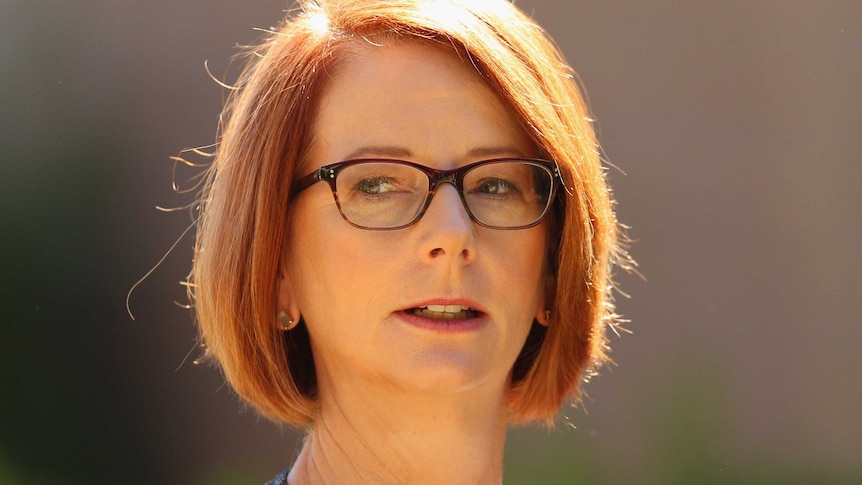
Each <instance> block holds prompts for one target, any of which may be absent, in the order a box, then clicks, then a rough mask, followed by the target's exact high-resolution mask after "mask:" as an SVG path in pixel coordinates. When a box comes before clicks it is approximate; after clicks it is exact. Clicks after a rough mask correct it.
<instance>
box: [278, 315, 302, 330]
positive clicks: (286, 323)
mask: <svg viewBox="0 0 862 485" xmlns="http://www.w3.org/2000/svg"><path fill="white" fill-rule="evenodd" d="M297 323H299V322H294V321H293V319H292V318H290V317H289V316H288V315H287V312H285V311H281V312H278V324H279V325H280V326H281V329H282V330H285V331H287V330H293V327H295V326H296V324H297Z"/></svg>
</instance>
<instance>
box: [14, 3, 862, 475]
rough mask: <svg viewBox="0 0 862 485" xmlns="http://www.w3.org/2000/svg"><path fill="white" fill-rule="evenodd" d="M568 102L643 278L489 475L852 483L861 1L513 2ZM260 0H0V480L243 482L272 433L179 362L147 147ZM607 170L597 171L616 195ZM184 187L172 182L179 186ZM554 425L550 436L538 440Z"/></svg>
mask: <svg viewBox="0 0 862 485" xmlns="http://www.w3.org/2000/svg"><path fill="white" fill-rule="evenodd" d="M518 5H520V6H521V7H522V8H523V9H524V10H525V11H527V12H528V13H529V12H534V15H535V17H536V18H537V19H538V20H539V21H540V23H542V24H543V25H544V26H545V27H546V28H547V30H549V31H550V32H551V34H553V35H554V36H555V38H556V39H557V41H558V43H559V44H560V45H561V46H562V48H563V50H564V51H565V52H566V55H567V56H568V58H569V60H570V62H571V63H572V64H573V66H574V67H575V69H576V70H577V72H578V73H579V74H580V76H581V78H582V80H583V82H584V84H585V85H586V87H587V91H588V94H589V98H590V100H591V105H592V108H593V111H594V112H595V115H596V117H597V119H598V125H597V126H598V129H599V131H600V135H601V140H602V143H603V146H604V150H605V153H606V157H607V158H608V160H609V161H610V162H611V163H612V164H613V165H614V166H616V167H619V169H611V170H610V177H611V179H612V182H613V184H614V187H615V193H616V197H617V199H618V202H619V207H618V209H619V215H620V218H621V220H622V221H623V222H625V223H626V224H628V225H630V226H631V227H632V228H631V230H630V231H629V232H630V235H631V236H632V238H633V239H634V240H635V243H634V244H633V248H632V250H633V254H634V255H635V257H636V259H637V260H638V262H639V263H640V265H641V270H642V272H643V273H644V274H645V275H646V277H647V280H646V281H641V280H640V279H638V278H636V277H633V276H627V275H621V276H620V277H619V280H620V282H621V284H622V289H623V290H624V291H626V292H628V293H631V294H632V298H631V299H626V298H623V297H620V298H619V307H620V309H621V311H622V312H623V313H624V314H625V315H626V316H627V317H629V318H630V319H631V320H632V323H631V324H629V325H628V328H629V329H631V330H632V331H633V332H634V333H633V334H632V335H625V334H624V335H623V336H622V337H621V338H614V339H613V348H614V351H613V357H614V359H615V360H616V362H617V364H618V365H617V366H616V367H613V368H611V369H606V370H605V372H604V373H603V375H602V376H601V377H599V378H598V379H596V380H594V381H593V382H592V383H590V384H589V385H588V386H587V388H586V389H587V392H588V393H589V399H588V400H587V403H586V404H587V406H586V408H587V411H588V414H585V413H584V412H583V411H582V410H579V409H567V410H566V412H565V415H566V416H567V418H568V422H570V423H571V424H572V425H573V427H574V428H575V429H572V427H570V426H566V425H562V426H559V427H558V429H557V430H556V431H554V432H552V433H546V432H544V431H541V430H515V431H514V432H513V433H512V434H511V438H510V441H509V447H508V452H507V464H506V479H507V480H506V481H507V483H811V482H813V481H820V482H830V483H854V482H855V483H858V481H859V480H862V458H860V456H862V413H860V410H862V384H860V382H862V380H860V377H859V373H860V370H862V325H860V317H859V315H860V310H862V304H861V303H860V302H862V297H860V293H862V291H860V290H862V284H860V282H859V280H860V277H862V262H860V261H862V258H860V243H859V241H860V239H862V223H860V216H859V215H858V212H859V208H860V202H862V200H860V199H862V169H860V153H862V136H860V134H859V133H858V132H859V131H860V127H862V96H860V86H862V3H860V2H856V1H851V0H846V1H828V0H827V1H817V2H815V1H808V2H805V1H792V0H788V1H779V0H771V1H767V0H753V1H742V0H737V1H722V2H716V1H697V2H692V1H682V0H679V1H671V0H649V1H628V2H622V1H605V2H588V1H584V2H565V1H561V0H556V1H555V0H532V1H528V0H522V1H520V2H518ZM285 6H286V3H285V2H284V1H275V0H253V1H245V2H213V1H204V0H178V1H172V2H141V1H127V0H116V1H108V0H78V1H71V2H70V1H67V0H62V1H61V0H42V1H28V2H25V1H10V0H0V223H1V224H0V233H2V237H0V264H2V266H0V274H2V280H0V284H2V286H0V311H2V313H0V315H2V320H0V325H2V327H0V377H2V381H0V385H2V389H0V394H2V396H0V416H2V418H0V482H2V483H84V482H87V483H114V482H120V483H205V484H215V483H260V482H262V481H264V480H265V479H267V478H269V477H270V476H272V475H274V474H275V473H276V472H277V471H278V470H280V469H281V468H283V467H285V466H287V465H288V464H289V463H290V461H291V458H292V457H293V454H294V453H295V450H296V447H297V436H296V435H295V434H293V433H292V432H290V431H289V430H281V431H280V430H278V429H276V428H274V427H273V426H271V425H269V424H268V423H266V422H264V421H263V420H261V419H259V418H257V417H256V416H255V415H254V414H253V413H252V412H250V411H246V412H243V411H241V406H240V405H239V404H238V403H237V401H236V399H235V398H234V397H233V396H232V395H231V392H230V391H229V390H228V389H227V388H226V387H224V386H223V385H222V381H221V378H220V377H219V375H218V373H217V372H216V371H214V370H212V369H210V368H206V367H201V366H195V365H193V364H191V363H190V360H191V359H188V358H187V354H189V353H190V352H191V355H192V359H193V357H194V356H195V355H196V353H195V351H194V339H195V331H194V328H193V326H192V325H191V321H190V317H189V316H188V314H187V312H185V311H184V310H182V309H180V308H178V307H176V306H175V305H174V304H173V301H175V300H176V301H179V302H184V301H185V296H184V290H183V288H182V287H181V286H180V285H179V284H178V282H179V281H180V280H182V279H183V278H184V275H185V274H186V273H187V272H188V269H189V260H190V247H191V244H192V240H191V238H189V237H186V238H184V239H182V240H181V241H180V243H179V245H178V247H177V249H176V250H175V251H174V252H173V253H172V254H171V255H169V256H168V258H167V259H166V260H165V262H164V263H163V264H162V265H161V266H160V267H159V268H158V269H157V270H156V271H155V272H154V273H153V274H152V275H151V276H150V277H149V278H148V279H147V280H146V281H144V283H143V284H142V285H141V286H140V287H139V288H138V289H137V291H136V292H135V293H134V294H133V295H132V298H131V304H132V308H133V310H134V313H135V316H136V317H137V319H136V320H134V321H132V320H131V319H130V318H129V317H128V316H127V315H126V313H125V309H124V298H125V295H126V292H127V290H128V289H129V287H130V286H131V285H132V284H133V283H134V282H135V280H137V279H138V278H139V277H141V276H142V275H143V274H144V273H146V271H147V270H148V269H149V268H150V267H151V266H152V265H153V264H154V263H155V262H157V261H158V260H159V258H160V257H161V256H162V254H163V253H164V252H165V251H166V250H167V249H168V248H169V247H170V245H171V244H172V243H173V242H174V240H175V239H176V238H177V237H178V236H179V235H180V234H181V233H182V232H183V230H184V229H185V227H186V226H187V225H188V223H189V215H188V213H186V212H180V213H173V214H163V213H160V212H158V211H156V210H155V209H154V206H155V205H160V206H176V205H182V204H185V203H187V202H188V201H189V197H188V196H178V195H175V194H173V193H172V191H171V186H170V185H171V180H172V175H171V165H170V161H169V159H168V157H169V156H171V155H174V154H176V153H177V152H179V151H180V150H181V149H183V148H185V147H189V146H197V145H206V144H208V143H211V142H212V141H213V136H214V132H215V124H216V120H217V115H218V111H219V107H220V104H221V100H222V98H223V95H224V93H223V91H222V90H221V89H220V88H219V87H218V86H217V85H216V84H215V83H214V82H212V81H211V80H210V79H209V78H208V76H207V75H206V72H205V70H204V67H203V62H204V60H208V61H209V66H210V68H211V70H212V71H213V72H214V73H215V74H216V75H217V76H218V77H222V75H223V74H224V73H225V72H227V69H228V60H229V57H230V56H231V55H232V54H233V53H235V52H237V50H236V49H235V47H234V46H235V44H236V43H249V42H252V41H253V40H254V39H255V38H257V37H258V32H255V31H254V30H252V27H268V26H270V25H273V24H275V23H276V21H277V19H278V18H279V17H280V16H281V12H282V9H283V8H285ZM624 174H625V175H624ZM189 175H190V174H181V176H180V177H179V178H178V180H179V181H185V180H186V178H187V177H188V176H189ZM561 422H565V420H561Z"/></svg>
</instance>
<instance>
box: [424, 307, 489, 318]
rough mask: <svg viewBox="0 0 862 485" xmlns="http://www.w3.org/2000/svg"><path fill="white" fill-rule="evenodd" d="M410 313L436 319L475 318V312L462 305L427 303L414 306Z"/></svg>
mask: <svg viewBox="0 0 862 485" xmlns="http://www.w3.org/2000/svg"><path fill="white" fill-rule="evenodd" d="M410 313H411V314H413V315H416V316H419V317H425V318H433V319H436V320H463V319H466V318H476V316H477V312H476V311H475V310H473V309H472V308H470V307H468V306H463V305H428V306H424V307H422V308H414V309H413V310H410Z"/></svg>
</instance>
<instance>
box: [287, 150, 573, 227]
mask: <svg viewBox="0 0 862 485" xmlns="http://www.w3.org/2000/svg"><path fill="white" fill-rule="evenodd" d="M559 176H560V175H559V170H558V168H557V165H556V164H555V163H554V162H549V161H547V160H540V159H534V158H495V159H492V160H484V161H481V162H476V163H471V164H469V165H465V166H463V167H460V168H457V169H454V170H437V169H433V168H429V167H426V166H424V165H419V164H417V163H412V162H406V161H403V160H386V159H382V160H381V159H370V158H363V159H357V160H347V161H344V162H338V163H333V164H331V165H325V166H323V167H320V168H319V169H317V170H316V171H314V172H313V173H310V174H308V175H306V176H305V177H302V178H301V179H299V180H298V181H297V182H296V186H295V189H294V190H295V192H294V193H295V194H298V193H299V192H301V191H303V190H305V189H307V188H308V187H310V186H312V185H313V184H315V183H317V182H319V181H325V182H326V183H328V184H329V187H330V188H331V189H332V196H333V197H334V198H335V203H336V205H337V206H338V210H339V212H341V216H342V217H343V218H344V220H345V221H347V222H349V223H350V224H352V225H353V226H356V227H358V228H360V229H371V230H391V229H402V228H405V227H408V226H410V225H412V224H415V223H416V222H417V221H418V220H419V219H420V218H421V217H422V215H423V214H424V213H425V210H426V209H428V206H429V205H430V204H431V198H432V197H434V191H435V190H437V188H438V187H439V186H440V184H444V183H450V184H452V185H454V186H455V188H456V189H457V190H458V194H460V196H461V201H462V202H463V203H464V207H465V208H466V209H467V213H468V214H469V215H470V218H471V219H472V220H473V221H475V222H476V223H477V224H479V225H480V226H484V227H489V228H492V229H526V228H528V227H533V226H535V225H537V224H539V223H540V222H541V221H542V219H544V217H545V216H546V215H547V213H548V208H549V207H550V205H551V201H552V200H553V198H554V192H555V191H556V183H555V180H556V179H557V178H559Z"/></svg>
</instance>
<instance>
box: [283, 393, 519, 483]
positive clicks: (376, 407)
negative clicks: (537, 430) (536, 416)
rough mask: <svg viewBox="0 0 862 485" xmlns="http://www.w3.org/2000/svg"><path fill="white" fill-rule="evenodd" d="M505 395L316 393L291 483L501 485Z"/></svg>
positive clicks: (504, 431) (504, 432)
mask: <svg viewBox="0 0 862 485" xmlns="http://www.w3.org/2000/svg"><path fill="white" fill-rule="evenodd" d="M322 394H323V393H322ZM347 394H352V393H347ZM386 394H389V395H386ZM503 396H504V395H503V389H502V388H501V389H498V390H495V391H492V392H488V390H487V389H485V390H481V389H477V390H475V391H471V392H468V393H466V394H465V395H458V396H448V397H441V396H439V395H438V396H419V395H405V394H403V393H398V392H393V393H382V392H380V390H379V389H378V390H377V391H375V392H362V395H361V396H355V395H351V396H350V398H349V399H346V398H347V397H348V396H346V395H345V396H343V397H344V398H342V399H339V396H338V395H337V394H336V393H333V395H331V396H323V395H322V401H321V404H322V409H321V415H320V417H319V418H318V420H317V422H316V423H315V425H314V427H313V428H312V429H311V431H310V433H309V435H308V437H307V440H306V442H305V444H304V446H303V448H302V452H301V453H300V456H299V458H298V459H297V461H296V463H295V464H294V467H293V470H292V471H291V474H290V483H291V484H292V485H314V484H331V483H339V484H352V483H381V484H384V483H393V484H394V483H411V484H413V483H416V484H436V483H446V484H496V485H499V484H500V483H501V482H502V467H503V446H504V442H505V434H506V406H505V401H504V399H503Z"/></svg>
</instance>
